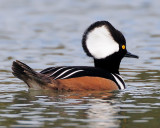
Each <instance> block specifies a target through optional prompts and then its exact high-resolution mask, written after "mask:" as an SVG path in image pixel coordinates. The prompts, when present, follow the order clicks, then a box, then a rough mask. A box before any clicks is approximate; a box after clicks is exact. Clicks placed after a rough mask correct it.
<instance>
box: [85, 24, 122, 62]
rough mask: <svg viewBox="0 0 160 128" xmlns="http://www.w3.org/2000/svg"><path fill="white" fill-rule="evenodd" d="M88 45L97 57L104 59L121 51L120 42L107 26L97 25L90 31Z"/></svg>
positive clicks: (92, 53)
mask: <svg viewBox="0 0 160 128" xmlns="http://www.w3.org/2000/svg"><path fill="white" fill-rule="evenodd" d="M86 46H87V48H88V50H89V52H90V53H91V55H92V56H93V57H94V58H96V59H103V58H105V57H107V56H109V55H111V54H113V53H115V52H118V51H119V44H118V43H117V42H116V41H114V39H113V37H112V35H111V33H110V32H109V30H108V29H107V28H106V27H105V26H101V27H97V28H95V29H93V30H92V31H91V32H89V34H88V36H87V40H86Z"/></svg>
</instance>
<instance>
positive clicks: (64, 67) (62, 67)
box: [49, 67, 66, 77]
mask: <svg viewBox="0 0 160 128" xmlns="http://www.w3.org/2000/svg"><path fill="white" fill-rule="evenodd" d="M63 68H66V67H62V68H59V69H57V70H56V71H54V72H53V73H52V74H51V75H49V77H51V76H52V75H54V74H55V73H56V72H58V71H60V70H62V69H63Z"/></svg>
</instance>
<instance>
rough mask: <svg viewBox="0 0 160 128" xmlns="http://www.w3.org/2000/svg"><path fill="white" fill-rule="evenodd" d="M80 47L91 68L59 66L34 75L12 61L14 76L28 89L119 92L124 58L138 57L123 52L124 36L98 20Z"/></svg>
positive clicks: (122, 82)
mask: <svg viewBox="0 0 160 128" xmlns="http://www.w3.org/2000/svg"><path fill="white" fill-rule="evenodd" d="M82 46H83V49H84V51H85V52H86V54H87V55H88V56H90V57H93V59H94V65H95V66H94V67H88V66H60V67H50V68H47V69H44V70H42V71H41V72H39V73H38V72H35V71H34V70H33V69H31V68H30V67H29V66H27V65H26V64H24V63H22V62H20V61H18V60H16V61H14V62H13V65H12V70H13V72H12V73H13V75H14V76H15V77H17V78H19V79H21V80H23V81H24V82H25V83H26V84H27V85H28V86H29V87H30V88H43V89H53V90H67V91H78V90H118V89H124V88H125V83H124V81H123V79H122V77H121V76H120V74H119V65H120V62H121V60H122V58H123V57H132V58H138V56H136V55H133V54H131V53H129V52H127V50H126V40H125V38H124V36H123V34H122V33H121V32H120V31H118V30H117V29H115V28H114V27H113V26H112V25H111V24H110V23H109V22H108V21H97V22H95V23H93V24H92V25H91V26H89V28H88V29H87V30H86V31H85V32H84V35H83V39H82Z"/></svg>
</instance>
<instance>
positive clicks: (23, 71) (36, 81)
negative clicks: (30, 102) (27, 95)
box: [12, 60, 50, 88]
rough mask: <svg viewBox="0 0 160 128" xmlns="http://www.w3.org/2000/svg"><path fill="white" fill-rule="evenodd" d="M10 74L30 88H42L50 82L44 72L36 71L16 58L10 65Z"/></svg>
mask: <svg viewBox="0 0 160 128" xmlns="http://www.w3.org/2000/svg"><path fill="white" fill-rule="evenodd" d="M12 70H13V72H12V74H13V75H14V76H15V77H17V78H19V79H21V80H23V81H24V82H25V83H26V84H27V85H28V86H29V87H31V88H43V87H45V85H47V84H48V83H50V79H49V78H48V77H46V76H45V75H44V74H40V73H37V72H36V71H34V70H33V69H32V68H30V67H29V66H28V65H26V64H24V63H22V62H20V61H18V60H16V61H14V62H13V65H12Z"/></svg>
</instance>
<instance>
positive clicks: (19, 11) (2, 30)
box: [0, 0, 160, 128]
mask: <svg viewBox="0 0 160 128" xmlns="http://www.w3.org/2000/svg"><path fill="white" fill-rule="evenodd" d="M159 8H160V1H159V0H134V1H128V0H122V1H118V0H115V1H110V2H109V1H104V0H58V1H54V0H2V1H0V56H1V57H0V62H1V64H0V128H9V127H11V128H22V127H27V128H40V127H45V128H48V127H54V128H118V127H119V128H151V127H152V128H159V127H160V91H159V90H160V54H159V52H160V9H159ZM97 20H108V21H110V22H111V23H112V24H113V25H114V26H115V27H116V28H118V29H119V30H121V31H122V32H123V34H124V35H125V37H126V40H127V49H128V50H129V51H130V52H132V53H134V54H137V55H139V57H140V59H128V58H125V59H123V61H122V63H121V68H120V72H121V75H122V77H123V78H124V80H125V82H126V85H127V89H125V90H123V91H115V92H106V91H104V92H102V91H101V92H55V91H45V90H29V89H28V87H27V86H26V85H25V84H24V83H23V82H22V81H20V80H19V79H17V78H15V77H14V76H13V75H12V73H11V65H12V61H14V60H16V59H17V60H21V61H23V62H25V63H27V64H28V65H29V66H31V67H32V68H33V69H35V70H36V71H40V70H42V69H44V68H47V67H50V66H57V65H59V66H60V65H68V66H70V65H87V66H88V65H89V66H93V61H92V59H91V58H89V57H87V56H86V55H85V53H84V52H83V49H82V47H81V37H82V34H83V32H84V30H85V29H86V28H87V27H88V26H89V25H90V24H91V23H93V22H95V21H97Z"/></svg>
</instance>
